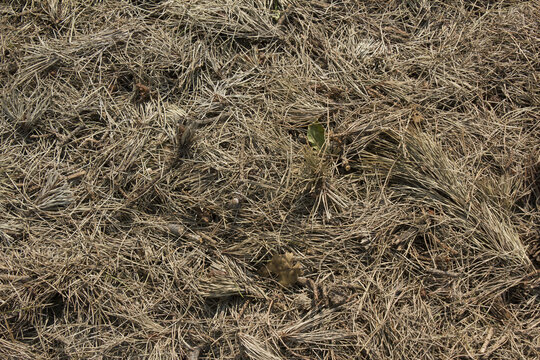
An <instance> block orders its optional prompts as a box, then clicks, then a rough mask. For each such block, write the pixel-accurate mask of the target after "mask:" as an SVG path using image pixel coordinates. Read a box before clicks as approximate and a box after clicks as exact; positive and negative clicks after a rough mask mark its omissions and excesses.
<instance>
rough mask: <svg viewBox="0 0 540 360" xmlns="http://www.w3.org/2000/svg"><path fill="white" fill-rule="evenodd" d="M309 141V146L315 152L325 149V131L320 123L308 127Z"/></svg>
mask: <svg viewBox="0 0 540 360" xmlns="http://www.w3.org/2000/svg"><path fill="white" fill-rule="evenodd" d="M307 139H308V141H309V144H310V145H311V146H312V147H313V148H314V149H315V150H321V149H322V148H323V147H324V142H325V130H324V127H323V126H322V125H321V124H319V123H318V122H316V123H313V124H311V125H309V126H308V129H307Z"/></svg>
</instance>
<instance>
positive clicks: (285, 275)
mask: <svg viewBox="0 0 540 360" xmlns="http://www.w3.org/2000/svg"><path fill="white" fill-rule="evenodd" d="M259 273H260V274H261V275H274V276H277V277H278V281H279V283H280V284H281V285H283V286H291V285H294V284H295V283H296V282H297V281H298V277H299V276H300V275H302V267H301V265H300V264H299V263H295V261H294V255H293V254H292V253H285V254H276V255H274V256H273V257H272V260H271V261H270V262H269V263H268V265H266V266H263V267H262V268H261V270H260V271H259Z"/></svg>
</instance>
